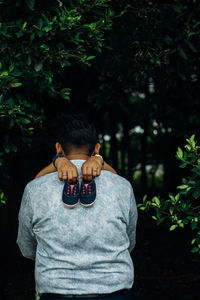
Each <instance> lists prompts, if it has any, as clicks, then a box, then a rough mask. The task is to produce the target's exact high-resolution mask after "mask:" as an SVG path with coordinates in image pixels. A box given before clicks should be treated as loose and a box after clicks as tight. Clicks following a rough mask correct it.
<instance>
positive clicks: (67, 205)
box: [63, 202, 78, 208]
mask: <svg viewBox="0 0 200 300" xmlns="http://www.w3.org/2000/svg"><path fill="white" fill-rule="evenodd" d="M63 204H64V206H66V207H69V208H73V207H76V206H77V205H78V202H77V203H76V204H73V205H69V204H65V203H63Z"/></svg>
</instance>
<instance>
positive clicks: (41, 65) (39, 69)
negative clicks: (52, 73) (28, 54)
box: [34, 60, 43, 72]
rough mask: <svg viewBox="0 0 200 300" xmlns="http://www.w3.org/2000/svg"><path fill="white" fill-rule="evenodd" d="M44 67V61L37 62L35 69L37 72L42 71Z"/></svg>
mask: <svg viewBox="0 0 200 300" xmlns="http://www.w3.org/2000/svg"><path fill="white" fill-rule="evenodd" d="M42 67H43V61H42V60H39V61H36V62H35V65H34V69H35V71H36V72H39V71H41V70H42Z"/></svg>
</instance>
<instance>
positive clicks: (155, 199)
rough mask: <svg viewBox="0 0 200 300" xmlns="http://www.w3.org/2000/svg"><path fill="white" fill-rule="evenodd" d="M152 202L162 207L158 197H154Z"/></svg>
mask: <svg viewBox="0 0 200 300" xmlns="http://www.w3.org/2000/svg"><path fill="white" fill-rule="evenodd" d="M152 201H153V202H155V203H156V205H157V206H160V200H159V198H158V197H153V199H152Z"/></svg>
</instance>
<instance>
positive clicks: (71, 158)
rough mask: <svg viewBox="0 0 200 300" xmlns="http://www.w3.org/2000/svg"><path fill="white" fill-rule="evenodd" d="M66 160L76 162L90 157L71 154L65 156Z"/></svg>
mask: <svg viewBox="0 0 200 300" xmlns="http://www.w3.org/2000/svg"><path fill="white" fill-rule="evenodd" d="M66 157H67V159H69V160H73V159H74V160H76V159H77V160H78V159H83V160H87V159H88V158H89V157H90V156H89V155H87V154H84V153H72V154H69V155H66Z"/></svg>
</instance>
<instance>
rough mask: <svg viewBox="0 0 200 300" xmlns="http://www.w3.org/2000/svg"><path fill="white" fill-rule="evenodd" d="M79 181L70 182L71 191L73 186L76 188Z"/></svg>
mask: <svg viewBox="0 0 200 300" xmlns="http://www.w3.org/2000/svg"><path fill="white" fill-rule="evenodd" d="M77 182H78V181H76V182H72V183H70V187H71V192H73V188H74V186H75V185H76V184H77Z"/></svg>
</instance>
